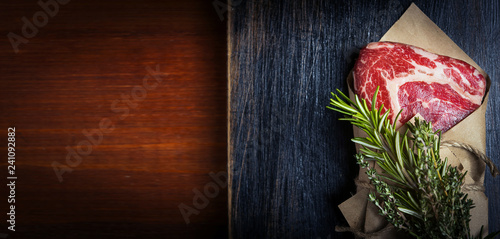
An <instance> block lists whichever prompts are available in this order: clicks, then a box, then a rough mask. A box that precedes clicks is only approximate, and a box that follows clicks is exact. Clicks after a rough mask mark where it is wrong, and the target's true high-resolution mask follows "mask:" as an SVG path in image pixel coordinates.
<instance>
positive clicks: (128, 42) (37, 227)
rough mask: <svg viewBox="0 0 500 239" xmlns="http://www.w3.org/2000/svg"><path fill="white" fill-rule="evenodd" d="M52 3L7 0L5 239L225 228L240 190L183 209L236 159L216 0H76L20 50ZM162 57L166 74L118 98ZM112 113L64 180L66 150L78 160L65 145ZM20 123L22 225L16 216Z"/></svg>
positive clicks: (1, 57) (2, 113) (0, 230)
mask: <svg viewBox="0 0 500 239" xmlns="http://www.w3.org/2000/svg"><path fill="white" fill-rule="evenodd" d="M40 10H41V8H40V6H38V4H37V1H28V0H25V1H18V0H7V1H2V2H1V3H0V22H1V24H0V30H1V35H2V38H1V40H0V82H1V85H0V94H1V98H0V117H1V118H0V132H4V133H2V134H0V144H1V147H0V154H1V155H4V156H2V157H1V159H2V161H1V163H0V172H1V173H0V176H1V178H3V179H2V180H0V182H3V183H2V184H3V185H4V186H0V202H1V203H0V215H3V216H0V238H2V237H5V233H8V234H9V238H199V237H201V236H203V237H204V238H220V237H224V236H225V235H226V234H227V188H225V189H220V192H219V193H218V195H217V196H216V197H214V198H210V199H209V204H208V206H206V207H204V208H203V209H200V210H198V212H199V214H198V215H194V214H193V215H191V216H190V217H189V219H190V223H189V224H186V222H185V220H184V219H183V217H182V215H181V213H180V210H179V208H178V206H179V205H180V204H181V203H184V204H186V205H188V206H191V207H193V198H194V196H195V193H194V192H193V189H199V190H200V191H202V192H203V189H204V187H205V186H206V185H207V184H209V183H210V182H212V181H213V180H212V179H211V178H210V177H209V175H208V174H209V173H210V172H215V173H217V172H225V171H226V162H227V161H226V160H227V156H226V145H227V143H226V139H227V136H226V95H227V93H226V92H227V90H226V89H227V88H226V87H227V86H226V52H227V50H226V32H225V29H226V23H225V22H223V21H221V20H220V19H219V16H218V15H217V12H216V10H215V9H214V7H213V6H212V3H211V1H196V0H186V1H153V0H148V1H123V0H121V1H99V0H92V1H70V2H69V3H67V4H66V5H59V11H58V13H57V14H56V15H55V16H54V17H51V18H49V21H48V23H47V25H46V26H43V27H40V28H39V32H38V33H37V34H36V36H34V37H33V38H31V39H28V40H29V42H28V43H27V44H21V45H20V46H19V50H20V51H19V52H18V53H17V54H16V53H15V52H14V51H13V48H12V46H11V44H10V42H9V40H8V38H7V37H6V36H7V34H8V33H9V32H13V33H16V34H18V35H21V34H22V32H21V29H22V26H23V22H22V21H21V19H22V17H24V16H25V17H27V18H28V19H32V16H33V14H34V13H36V12H38V11H40ZM156 65H159V67H160V70H161V71H162V72H164V73H165V74H163V75H161V77H162V79H163V81H162V84H161V85H159V86H158V87H157V88H154V89H150V90H147V95H146V97H145V99H144V100H136V101H133V103H134V104H132V105H128V106H127V105H126V104H125V103H124V102H120V103H119V104H118V105H117V107H121V110H117V109H115V110H113V109H112V107H111V106H112V104H113V102H114V101H116V100H119V101H120V100H121V99H122V95H129V96H130V95H131V93H132V90H133V89H134V87H136V86H139V87H140V86H142V84H143V77H144V76H145V75H146V74H148V71H147V70H146V67H147V66H150V67H152V68H155V66H156ZM150 82H151V81H150ZM124 108H128V109H129V110H130V112H129V114H128V115H125V114H124V112H125V109H124ZM103 118H107V119H109V120H110V121H111V122H112V123H113V125H114V127H115V128H114V130H113V131H111V132H109V133H104V134H103V138H102V142H101V143H100V144H98V145H95V146H93V147H92V152H91V153H90V154H89V155H87V156H83V157H82V160H81V163H79V164H78V165H76V166H75V167H73V168H72V169H73V171H72V172H69V173H65V174H63V175H62V178H63V181H62V182H59V180H58V178H57V176H56V173H55V172H54V170H53V167H52V164H53V162H57V163H59V164H62V165H67V163H66V159H65V158H66V155H67V152H68V151H67V150H66V147H67V146H69V147H72V148H74V149H77V145H78V143H80V142H82V141H85V140H86V137H85V135H84V134H83V133H82V130H84V129H87V130H92V129H98V128H99V122H100V121H101V120H102V119H103ZM11 126H15V127H16V175H17V177H18V180H17V182H16V185H17V186H16V198H17V199H16V200H17V201H16V204H15V205H16V232H10V231H8V230H7V223H6V220H7V216H6V213H7V207H8V206H9V204H8V203H7V201H6V200H7V195H8V190H7V187H6V186H5V183H7V180H6V177H7V156H6V155H7V147H6V146H7V128H8V127H11Z"/></svg>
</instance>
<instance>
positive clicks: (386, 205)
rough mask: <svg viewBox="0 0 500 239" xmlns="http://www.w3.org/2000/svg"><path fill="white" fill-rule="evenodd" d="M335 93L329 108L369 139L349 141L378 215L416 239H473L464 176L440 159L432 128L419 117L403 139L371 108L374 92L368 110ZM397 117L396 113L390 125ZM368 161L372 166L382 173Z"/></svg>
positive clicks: (437, 137) (362, 102)
mask: <svg viewBox="0 0 500 239" xmlns="http://www.w3.org/2000/svg"><path fill="white" fill-rule="evenodd" d="M337 92H338V95H337V94H334V93H332V96H333V98H332V99H331V102H330V104H331V106H327V108H329V109H332V110H335V111H338V112H340V113H342V114H344V115H346V117H344V118H341V119H340V120H346V121H349V122H351V124H353V125H355V126H357V127H359V128H360V129H361V130H363V131H364V132H365V133H366V135H367V137H356V138H353V139H352V141H353V142H354V143H357V144H359V145H361V146H362V147H361V149H360V153H359V154H357V155H356V159H357V161H358V164H359V165H360V166H361V167H363V168H366V169H367V171H366V173H367V175H368V178H369V179H370V181H371V182H372V184H373V185H374V186H375V189H376V192H377V194H375V193H374V192H372V193H370V194H369V200H370V201H372V202H373V203H374V204H375V205H376V206H377V207H378V208H379V212H380V214H382V215H383V216H385V218H386V219H387V220H388V221H389V222H390V223H392V224H393V225H394V226H395V227H396V228H399V229H402V230H405V231H407V232H408V233H410V234H411V235H413V236H415V237H416V238H472V237H471V235H470V229H469V221H470V209H471V208H473V203H472V200H470V199H468V198H467V194H465V193H463V192H462V191H461V186H462V185H463V183H464V177H465V174H466V173H465V172H464V173H462V172H460V171H459V170H458V169H457V168H455V167H451V166H449V165H448V163H447V161H448V160H447V159H444V160H442V159H441V157H440V156H439V144H440V140H441V138H440V132H434V131H433V130H432V125H431V123H429V122H426V121H423V120H419V119H418V118H417V119H416V120H415V122H414V123H407V126H408V129H407V130H406V132H404V134H401V133H400V132H398V131H397V130H396V129H395V123H393V124H391V123H390V122H389V119H388V118H387V117H388V115H389V111H387V112H383V111H382V109H383V105H382V106H381V107H380V108H378V109H376V107H375V102H376V97H377V94H378V88H377V90H376V92H375V93H374V95H373V100H372V106H371V108H369V107H368V106H367V103H366V101H365V100H360V99H359V98H358V97H357V96H356V97H355V100H354V101H352V100H351V99H349V97H347V96H346V95H345V94H343V93H342V92H341V91H340V90H337ZM399 113H401V112H399ZM397 118H399V114H398V116H397V117H396V120H395V121H394V122H396V121H397ZM368 161H375V162H376V164H377V165H378V166H379V167H380V168H381V169H382V172H377V170H376V169H375V168H374V167H372V166H370V164H369V163H368ZM498 233H500V232H497V233H496V234H490V235H489V236H488V237H487V238H493V237H495V235H498Z"/></svg>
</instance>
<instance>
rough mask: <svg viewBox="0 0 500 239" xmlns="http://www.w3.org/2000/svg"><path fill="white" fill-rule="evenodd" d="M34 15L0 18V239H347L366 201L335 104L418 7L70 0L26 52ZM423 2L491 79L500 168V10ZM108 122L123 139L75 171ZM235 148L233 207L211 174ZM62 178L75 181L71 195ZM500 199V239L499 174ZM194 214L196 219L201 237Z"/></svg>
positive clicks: (30, 1)
mask: <svg viewBox="0 0 500 239" xmlns="http://www.w3.org/2000/svg"><path fill="white" fill-rule="evenodd" d="M46 1H49V0H46ZM54 1H55V0H54ZM60 1H61V2H63V1H62V0H60ZM37 2H38V1H37V0H5V1H2V2H1V3H0V33H1V34H2V36H3V37H2V38H1V40H0V84H1V85H0V94H1V95H2V97H1V98H0V130H2V129H3V130H5V131H4V132H5V135H4V137H0V145H2V147H0V148H1V150H2V151H3V152H4V156H3V157H2V159H3V160H2V161H1V163H0V168H3V169H2V171H3V173H0V175H1V177H3V178H4V179H3V180H0V181H2V182H3V183H4V185H5V186H2V187H0V197H3V199H2V198H0V202H2V203H0V210H1V211H0V215H4V219H1V220H0V238H224V237H226V236H227V231H228V224H229V223H230V224H231V225H230V228H231V231H232V233H233V236H234V237H235V238H244V237H246V238H327V237H330V238H341V237H346V238H349V237H350V235H349V234H348V233H335V232H334V226H335V225H339V224H343V223H345V222H344V220H343V218H342V216H341V214H340V212H339V211H338V209H337V207H336V205H337V204H338V203H340V202H342V201H343V200H345V199H347V198H348V197H349V196H350V194H351V192H353V191H354V184H353V181H352V179H353V178H354V177H355V175H356V172H357V168H356V165H354V164H353V161H352V160H351V155H352V153H353V152H354V149H353V146H352V144H351V143H350V142H349V140H348V138H349V137H350V129H351V127H350V126H349V125H347V124H343V123H341V122H338V121H337V120H336V119H337V118H338V115H337V114H335V113H333V112H329V111H327V110H326V109H325V106H326V104H328V98H329V92H330V91H332V90H334V89H335V88H340V89H343V90H345V89H346V88H345V84H344V79H345V77H346V76H347V73H348V72H349V70H350V68H351V67H352V64H353V62H354V60H355V57H356V53H357V52H358V49H359V48H360V47H362V46H363V45H365V44H366V43H368V42H370V41H376V40H378V39H379V38H380V37H381V36H382V34H383V33H384V32H385V31H387V30H388V29H389V27H390V26H391V25H392V24H393V23H394V22H395V21H396V20H397V19H398V18H399V16H401V14H402V13H403V12H404V10H405V9H406V8H407V7H408V6H409V5H410V2H409V1H389V2H386V1H373V2H371V3H369V2H368V1H345V2H335V1H257V0H253V1H233V6H232V10H233V12H232V15H231V16H232V17H231V20H230V22H228V21H227V18H228V15H227V13H226V12H225V10H226V9H225V8H226V1H222V0H221V1H212V0H203V1H202V0H183V1H177V0H176V1H159V0H144V1H129V0H125V1H123V0H122V1H114V0H107V1H97V0H87V1H81V0H71V1H69V2H68V3H66V4H64V5H63V4H60V3H59V4H58V6H59V8H58V10H57V13H56V14H54V16H50V17H48V21H47V23H45V24H40V25H41V26H40V27H36V28H37V30H38V32H36V34H35V33H33V32H31V33H32V35H33V36H31V37H29V38H28V37H27V38H26V40H27V43H22V44H20V45H19V46H18V48H19V52H17V53H15V52H14V49H13V47H12V44H11V43H10V41H9V38H8V34H9V33H10V32H12V33H14V34H17V35H19V36H23V32H22V30H23V26H24V25H25V24H26V23H25V22H23V17H26V19H28V21H30V22H31V23H32V22H33V16H34V15H36V14H37V13H38V12H40V11H43V9H42V8H41V7H40V6H39V5H38V3H37ZM214 2H215V3H216V4H215V5H216V7H214ZM219 3H220V4H219ZM416 3H417V5H418V6H419V7H420V8H421V9H422V10H423V11H424V12H425V13H426V14H427V15H428V16H429V17H430V18H431V19H432V20H433V21H434V22H436V23H437V25H438V26H440V27H441V28H442V29H443V30H444V31H445V32H446V33H447V34H448V35H449V36H450V37H451V38H452V39H453V40H454V41H455V42H456V43H457V44H458V45H459V46H460V47H462V49H464V51H465V52H466V53H468V54H469V55H470V56H471V57H472V58H473V59H474V60H475V61H476V62H477V63H478V64H479V65H480V66H481V67H482V68H483V69H484V70H485V71H486V72H487V73H488V74H489V75H490V77H491V79H492V82H493V83H492V88H491V90H490V102H489V105H488V113H487V119H488V120H487V122H488V125H487V130H488V140H487V144H488V145H487V148H488V155H489V156H490V157H491V158H492V159H493V160H494V161H495V162H496V163H497V164H499V161H498V158H499V156H500V150H499V149H498V147H496V144H497V143H498V142H500V138H499V130H500V127H499V126H498V123H499V122H500V115H499V114H498V113H497V112H496V111H495V109H497V108H498V104H499V103H500V102H499V101H498V99H499V97H500V96H499V95H498V93H497V92H498V87H499V86H498V84H497V83H496V79H497V78H498V75H499V71H498V67H497V64H496V62H497V59H498V54H499V50H498V46H499V43H498V38H499V27H498V26H499V23H500V17H499V12H500V9H499V5H498V3H497V2H496V1H482V2H477V1H469V2H461V1H448V2H441V1H440V2H438V1H436V2H425V1H417V2H416ZM52 10H54V9H52ZM54 11H55V10H54ZM38 20H43V19H38ZM228 23H229V30H230V32H231V35H230V38H229V42H230V43H231V44H230V53H231V55H230V61H229V64H230V69H231V73H230V74H231V75H230V76H231V77H230V83H231V90H232V91H231V98H230V100H231V108H230V109H227V96H228V93H227V92H228V87H227V83H228V81H227V70H228V69H227V67H228V61H227V54H228V50H227V44H228V41H227V35H226V30H227V24H228ZM27 33H29V32H27ZM157 65H159V68H160V71H161V72H163V74H161V75H158V76H157V77H161V79H162V82H161V84H160V85H159V86H157V87H155V88H154V89H149V90H147V91H146V94H145V95H144V96H143V97H142V95H141V94H140V92H139V91H137V89H141V87H143V86H144V85H143V78H144V76H145V75H147V74H148V70H147V69H146V67H148V66H149V67H151V68H153V69H155V68H156V66H157ZM153 79H155V78H153ZM149 82H151V81H149ZM142 89H144V88H142ZM138 92H139V93H138ZM139 95H141V97H142V98H140V99H139V98H138V97H139ZM132 96H134V97H135V98H133V97H132ZM127 100H128V101H127ZM114 102H118V104H117V105H115V106H117V107H118V108H116V107H113V105H114ZM127 109H128V114H125V112H126V110H127ZM227 112H229V117H230V122H231V128H230V129H231V134H230V141H229V143H227V140H228V137H227V125H228V122H227V117H228V113H227ZM103 119H104V120H106V119H107V120H108V122H112V123H113V127H114V129H113V130H112V131H111V132H107V133H103V135H102V141H100V142H99V143H97V144H96V145H93V146H92V148H91V151H90V152H89V153H88V155H83V156H81V160H76V159H75V157H72V158H70V160H68V161H67V160H66V157H67V155H68V149H67V148H68V147H69V148H70V150H71V149H72V150H78V149H80V150H82V149H84V148H82V147H81V146H80V148H79V146H78V145H79V144H81V143H82V142H83V143H84V142H86V140H88V138H87V137H86V136H85V134H84V132H83V130H89V131H91V130H97V129H99V122H101V121H102V120H103ZM8 127H16V162H15V165H16V176H17V177H18V179H17V180H16V203H15V206H16V231H15V232H11V231H8V230H7V226H8V225H7V222H6V220H7V218H8V216H7V215H6V213H7V212H8V211H9V210H8V207H9V206H10V204H9V203H7V197H8V195H9V189H8V187H7V186H6V184H7V183H8V181H7V179H6V177H7V176H8V171H7V166H8V162H7V156H6V155H7V128H8ZM93 136H94V137H97V138H99V137H98V136H97V134H93ZM87 149H88V148H87ZM228 149H229V152H230V153H231V154H230V155H231V157H230V159H229V164H230V165H232V166H233V167H232V168H231V169H230V171H231V173H232V174H233V178H232V179H231V180H230V185H229V188H230V191H231V192H232V194H231V195H230V196H229V197H228V193H227V192H228V191H227V189H228V187H224V186H225V185H222V186H220V187H217V186H215V187H210V186H214V185H218V184H216V183H217V182H216V181H214V179H213V178H212V177H210V176H209V173H210V172H214V173H220V172H225V171H226V170H227V163H228V157H227V150H228ZM69 164H71V165H69ZM53 165H55V166H57V169H59V170H60V169H64V168H63V167H66V168H65V169H68V170H72V171H71V172H66V173H64V174H63V175H62V180H63V181H62V182H61V181H60V180H59V179H58V177H57V175H56V173H55V172H54V167H53ZM2 171H0V172H2ZM486 187H487V191H486V194H487V196H488V197H489V199H490V229H492V230H500V221H499V219H498V216H496V215H498V214H499V213H500V205H499V203H500V192H499V182H498V179H492V178H491V176H490V175H486ZM207 188H208V192H206V191H205V189H207ZM197 192H200V193H201V194H203V196H199V194H198V193H197ZM207 194H209V195H210V197H207V196H205V195H207ZM200 198H201V199H200ZM203 198H205V200H203ZM228 199H229V200H228ZM228 203H229V207H231V212H232V213H231V214H229V216H228ZM180 205H185V206H186V207H189V208H191V209H192V211H191V212H196V213H197V214H196V213H194V214H192V215H190V216H189V224H188V223H186V221H185V219H184V218H183V216H182V214H181V212H180V210H179V206H180ZM7 234H8V235H7Z"/></svg>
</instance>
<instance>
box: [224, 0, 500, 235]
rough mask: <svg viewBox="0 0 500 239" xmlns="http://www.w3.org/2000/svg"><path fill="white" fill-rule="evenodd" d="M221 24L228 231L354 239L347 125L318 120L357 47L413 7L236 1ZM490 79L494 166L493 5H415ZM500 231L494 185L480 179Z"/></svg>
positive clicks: (497, 98) (325, 117) (499, 101)
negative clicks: (345, 204) (346, 208)
mask: <svg viewBox="0 0 500 239" xmlns="http://www.w3.org/2000/svg"><path fill="white" fill-rule="evenodd" d="M234 3H235V4H234V5H233V9H232V12H231V16H230V20H229V34H230V35H229V42H228V43H229V66H230V76H229V81H230V86H229V91H230V92H229V93H230V99H229V100H230V104H229V131H230V136H229V139H230V142H229V146H228V147H229V165H230V168H229V170H230V175H231V177H230V179H229V180H230V188H229V192H230V195H229V197H230V198H229V200H230V202H229V203H230V205H229V206H230V215H229V216H230V224H231V225H230V226H231V233H232V236H233V237H234V238H328V237H331V238H352V236H351V235H349V234H348V233H336V232H335V231H334V227H335V225H339V224H345V220H344V218H343V216H342V214H341V213H340V211H339V210H338V208H337V205H338V204H339V203H341V202H342V201H344V200H345V199H347V198H349V197H350V196H351V193H352V192H354V191H355V187H354V184H353V178H354V177H355V176H356V173H357V166H356V165H355V163H354V160H353V158H352V155H353V154H354V147H353V145H352V143H351V142H350V141H349V138H350V137H351V136H352V133H351V126H350V125H348V124H346V123H344V122H339V121H338V120H337V118H338V117H339V116H340V115H339V114H336V113H334V112H331V111H328V110H326V108H325V106H326V105H327V104H328V101H329V97H330V91H333V90H335V89H337V88H338V89H341V90H343V91H344V92H345V91H346V84H345V78H346V77H347V74H348V72H349V71H350V69H351V68H352V66H353V63H354V60H355V59H356V54H357V52H358V51H359V48H360V47H362V46H363V45H365V44H367V43H369V42H372V41H377V40H378V39H380V37H382V35H383V34H384V33H385V32H386V31H387V30H388V29H389V28H390V26H391V25H392V24H393V23H394V22H395V21H396V20H397V19H398V18H399V17H400V16H401V15H402V14H403V12H404V11H405V10H406V9H407V8H408V7H409V6H410V4H411V2H410V1H398V0H392V1H356V0H355V1H348V2H347V1H346V2H335V1H320V0H317V1H286V0H281V1H264V0H252V1H242V2H239V1H234ZM415 3H416V4H417V6H418V7H420V8H421V9H422V11H423V12H424V13H426V14H427V15H428V16H429V17H430V18H431V19H432V20H433V21H434V22H435V23H436V24H437V25H438V26H439V27H441V29H443V31H445V32H446V33H447V34H448V35H449V36H450V37H451V38H452V39H453V40H454V41H455V42H456V43H457V44H458V45H459V46H460V47H461V48H462V49H463V50H464V51H465V52H466V53H468V54H469V55H470V56H471V57H472V58H473V59H474V60H475V61H476V62H477V63H478V64H479V65H480V66H481V67H482V68H483V69H484V70H485V71H486V72H487V73H488V74H489V75H490V77H491V79H492V81H493V84H492V87H491V90H490V101H489V105H488V113H487V115H486V117H487V122H488V123H487V132H488V139H487V147H488V149H487V150H488V151H487V154H488V155H489V156H490V157H491V158H492V159H493V160H494V162H496V163H497V164H499V163H500V160H499V158H500V148H499V147H497V145H498V144H499V143H500V126H499V123H500V112H498V109H499V107H500V94H499V93H498V90H499V84H498V83H497V81H498V77H499V76H500V70H499V69H498V64H497V62H498V60H499V57H500V50H499V47H500V45H499V40H498V39H499V37H500V35H499V26H500V17H499V15H500V9H499V6H500V5H499V3H498V2H497V1H494V0H490V1H435V2H428V1H416V2H415ZM485 184H486V190H487V192H486V194H487V196H488V197H489V213H490V220H489V225H490V229H491V230H500V219H499V216H497V215H500V189H499V187H500V178H495V179H494V178H492V177H491V176H490V175H486V181H485Z"/></svg>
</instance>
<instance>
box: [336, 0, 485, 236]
mask: <svg viewBox="0 0 500 239" xmlns="http://www.w3.org/2000/svg"><path fill="white" fill-rule="evenodd" d="M380 41H392V42H400V43H405V44H410V45H414V46H418V47H421V48H423V49H425V50H427V51H430V52H433V53H436V54H440V55H446V56H450V57H453V58H457V59H460V60H463V61H465V62H467V63H469V64H471V65H472V66H474V67H475V68H477V69H478V70H479V71H480V72H481V74H483V75H484V76H485V78H486V80H487V88H486V95H485V97H484V99H483V103H482V105H481V106H480V108H479V109H477V110H476V111H475V112H473V113H472V114H471V115H469V116H468V117H467V118H466V119H464V120H463V121H461V122H460V123H459V124H457V125H455V126H454V127H453V128H451V129H450V130H448V131H447V132H446V133H444V134H443V135H442V139H441V142H451V141H454V142H460V143H466V144H469V145H471V146H473V147H474V148H475V149H477V150H479V151H480V152H482V153H485V152H486V132H485V114H486V104H487V102H488V95H489V94H488V91H489V87H490V84H491V83H490V79H489V77H488V76H487V75H486V73H485V72H484V71H483V70H482V69H481V67H479V66H478V65H477V64H476V63H475V62H474V61H473V60H472V59H471V58H470V57H469V56H468V55H467V54H466V53H465V52H464V51H463V50H462V49H460V47H458V46H457V45H456V44H455V43H454V42H453V41H452V40H451V39H450V38H449V37H448V36H447V35H446V34H445V33H444V32H443V31H442V30H441V29H440V28H439V27H438V26H437V25H436V24H434V22H432V20H430V19H429V18H428V17H427V16H426V15H425V14H424V13H423V12H422V11H421V10H420V9H419V8H418V7H417V6H416V5H415V4H413V3H412V4H411V6H410V7H409V8H408V9H407V10H406V12H405V13H404V14H403V15H402V16H401V18H400V19H399V20H398V21H397V22H396V23H395V24H394V25H393V26H392V27H391V28H390V29H389V31H387V33H386V34H385V35H384V36H383V37H382V38H381V39H380ZM348 85H349V94H350V96H351V97H353V96H354V94H353V92H352V90H351V89H352V75H349V77H348ZM353 131H354V136H355V137H362V136H363V134H364V133H363V132H362V131H361V130H359V129H358V128H353ZM356 149H359V147H358V146H356ZM440 154H441V157H442V158H443V159H444V158H445V157H447V158H448V162H449V163H450V164H451V165H453V166H457V167H459V169H461V168H463V170H465V171H468V173H467V175H466V178H465V185H464V187H462V190H463V191H465V192H466V193H468V194H469V198H471V199H472V200H473V202H474V204H475V208H473V209H472V210H471V215H472V216H471V222H470V229H471V233H472V235H478V234H479V231H480V229H481V226H484V229H483V232H484V233H483V234H484V235H486V233H487V232H488V198H487V197H486V195H485V194H484V186H483V184H484V173H485V163H484V162H483V161H481V160H479V159H478V158H477V157H476V156H475V155H474V154H472V153H470V152H469V151H467V150H464V149H461V148H455V147H442V148H441V150H440ZM377 170H378V171H379V172H380V171H381V169H380V168H377ZM356 185H357V193H356V194H355V195H354V196H353V197H351V198H350V199H348V200H346V201H345V202H343V203H342V204H340V205H339V208H340V210H341V211H342V213H343V215H344V216H345V218H346V220H347V222H348V223H349V226H350V227H351V228H352V229H354V230H355V231H358V232H361V233H358V236H359V235H363V236H365V237H366V238H404V237H405V235H402V234H401V232H397V230H396V229H395V228H394V227H392V226H391V225H388V222H387V221H386V220H385V219H384V218H383V217H382V216H380V215H379V214H378V209H377V207H376V206H375V205H373V203H371V202H369V201H368V200H367V197H368V193H369V192H370V190H372V188H371V187H370V184H369V180H368V178H367V176H366V174H365V170H364V169H360V172H359V176H358V178H357V179H356Z"/></svg>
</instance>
